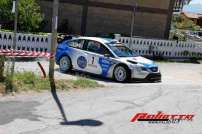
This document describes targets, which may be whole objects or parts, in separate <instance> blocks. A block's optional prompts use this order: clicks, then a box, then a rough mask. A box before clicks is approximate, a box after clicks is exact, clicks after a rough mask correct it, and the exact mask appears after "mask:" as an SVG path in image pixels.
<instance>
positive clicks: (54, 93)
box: [51, 89, 103, 127]
mask: <svg viewBox="0 0 202 134" xmlns="http://www.w3.org/2000/svg"><path fill="white" fill-rule="evenodd" d="M51 94H52V96H53V99H54V100H55V102H56V104H57V106H58V108H59V110H60V113H61V115H62V118H63V122H61V123H60V124H61V125H70V126H71V125H73V126H74V125H75V126H91V127H96V126H101V125H102V124H103V123H102V122H101V121H97V120H92V119H83V120H78V121H68V120H67V117H66V114H65V111H64V108H63V106H62V103H61V102H60V99H59V98H58V95H57V91H56V89H54V90H51Z"/></svg>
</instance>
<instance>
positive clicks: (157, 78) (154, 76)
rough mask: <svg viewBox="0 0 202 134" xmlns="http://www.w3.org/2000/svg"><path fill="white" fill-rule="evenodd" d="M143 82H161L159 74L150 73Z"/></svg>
mask: <svg viewBox="0 0 202 134" xmlns="http://www.w3.org/2000/svg"><path fill="white" fill-rule="evenodd" d="M145 80H148V81H161V73H150V74H149V75H147V77H146V78H145Z"/></svg>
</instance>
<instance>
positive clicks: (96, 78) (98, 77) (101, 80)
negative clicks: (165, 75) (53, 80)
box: [55, 68, 161, 84]
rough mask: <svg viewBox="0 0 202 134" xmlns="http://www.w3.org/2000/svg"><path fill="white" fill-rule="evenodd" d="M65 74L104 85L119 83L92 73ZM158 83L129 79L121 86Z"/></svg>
mask: <svg viewBox="0 0 202 134" xmlns="http://www.w3.org/2000/svg"><path fill="white" fill-rule="evenodd" d="M55 71H57V72H59V73H63V72H60V69H58V68H57V69H55ZM67 74H68V75H71V76H79V77H86V78H89V79H92V80H96V81H100V82H105V83H110V84H117V83H119V82H116V81H114V80H113V79H110V78H105V77H102V76H99V75H95V74H92V73H87V72H80V71H74V70H72V71H70V72H68V73H67ZM160 82H161V81H147V80H138V79H131V80H130V81H128V82H124V83H121V84H134V83H136V84H141V83H160Z"/></svg>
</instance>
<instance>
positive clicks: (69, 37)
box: [57, 34, 79, 44]
mask: <svg viewBox="0 0 202 134" xmlns="http://www.w3.org/2000/svg"><path fill="white" fill-rule="evenodd" d="M77 37H79V35H68V34H59V35H58V37H57V41H58V44H59V43H62V42H63V41H67V40H72V39H74V38H77Z"/></svg>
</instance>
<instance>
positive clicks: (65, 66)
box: [59, 56, 72, 72]
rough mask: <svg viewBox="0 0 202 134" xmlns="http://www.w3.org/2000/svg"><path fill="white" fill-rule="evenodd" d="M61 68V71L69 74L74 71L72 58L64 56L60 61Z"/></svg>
mask: <svg viewBox="0 0 202 134" xmlns="http://www.w3.org/2000/svg"><path fill="white" fill-rule="evenodd" d="M59 67H60V71H61V72H68V71H70V70H71V69H72V63H71V60H70V58H69V57H68V56H63V57H62V58H61V59H60V64H59Z"/></svg>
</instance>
